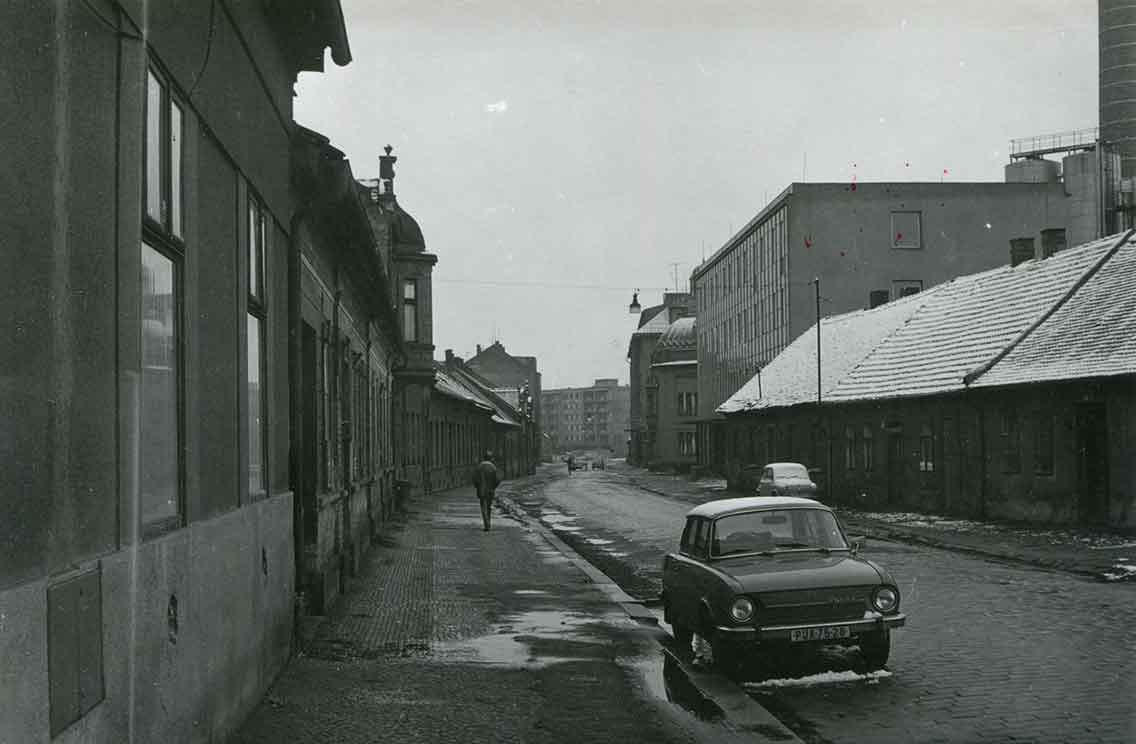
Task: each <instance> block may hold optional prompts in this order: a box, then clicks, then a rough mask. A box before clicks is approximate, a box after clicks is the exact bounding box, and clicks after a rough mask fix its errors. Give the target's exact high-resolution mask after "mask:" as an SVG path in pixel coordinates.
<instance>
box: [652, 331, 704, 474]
mask: <svg viewBox="0 0 1136 744" xmlns="http://www.w3.org/2000/svg"><path fill="white" fill-rule="evenodd" d="M696 333H697V321H696V319H695V318H691V317H686V318H679V319H678V320H676V321H675V322H673V323H671V324H670V325H669V326H668V327H667V330H666V331H664V332H663V335H662V336H660V337H659V341H658V343H657V344H655V348H654V350H653V351H652V352H651V377H652V379H653V384H654V391H653V394H652V395H651V396H649V397H651V398H653V399H654V405H655V410H654V414H653V416H650V417H649V419H650V420H651V421H653V422H654V429H653V431H651V432H650V439H651V442H652V443H653V447H652V451H651V456H650V460H649V461H648V463H647V465H648V467H652V468H659V469H667V470H678V471H687V470H689V469H690V468H691V467H692V466H693V465H695V464H696V463H697V462H698V439H697V434H698V427H697V420H698V349H697V346H696V344H697V336H696Z"/></svg>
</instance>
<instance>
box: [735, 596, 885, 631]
mask: <svg viewBox="0 0 1136 744" xmlns="http://www.w3.org/2000/svg"><path fill="white" fill-rule="evenodd" d="M871 591H872V587H863V586H848V587H836V588H830V589H801V590H797V591H787V592H767V593H765V594H761V595H759V596H758V598H757V600H758V611H757V622H758V623H759V624H760V625H764V626H768V625H794V624H798V623H827V622H837V621H841V620H859V619H860V618H862V617H863V616H864V610H866V609H868V606H869V604H868V603H869V601H870V600H871Z"/></svg>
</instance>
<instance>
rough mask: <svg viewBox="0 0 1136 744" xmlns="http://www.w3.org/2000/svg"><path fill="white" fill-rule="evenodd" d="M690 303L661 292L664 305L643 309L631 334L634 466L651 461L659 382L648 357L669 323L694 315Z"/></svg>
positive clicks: (679, 294) (683, 295) (630, 446)
mask: <svg viewBox="0 0 1136 744" xmlns="http://www.w3.org/2000/svg"><path fill="white" fill-rule="evenodd" d="M693 300H694V298H693V297H692V296H691V295H690V294H687V293H685V292H666V293H664V294H663V304H661V305H655V306H653V307H648V308H646V309H644V310H643V311H642V313H641V314H640V315H639V327H638V328H636V329H635V331H633V332H632V334H631V341H630V342H629V343H628V346H627V361H628V364H629V365H630V368H631V370H630V371H631V374H630V380H631V385H630V387H631V407H630V415H629V416H628V429H629V432H628V437H627V439H628V453H627V461H628V462H629V463H631V464H632V465H635V466H637V467H647V465H648V463H650V462H651V461H652V459H653V458H654V446H655V439H654V433H655V430H656V427H657V421H656V416H657V414H658V407H657V405H656V402H655V401H656V396H657V395H658V381H657V379H656V377H655V375H654V373H653V370H652V369H651V355H652V354H653V353H654V351H655V345H656V344H657V343H658V342H659V338H660V337H661V336H662V335H663V333H665V332H666V330H667V328H669V327H670V325H671V323H673V322H674V321H676V320H678V319H679V318H684V317H686V316H687V315H691V314H693Z"/></svg>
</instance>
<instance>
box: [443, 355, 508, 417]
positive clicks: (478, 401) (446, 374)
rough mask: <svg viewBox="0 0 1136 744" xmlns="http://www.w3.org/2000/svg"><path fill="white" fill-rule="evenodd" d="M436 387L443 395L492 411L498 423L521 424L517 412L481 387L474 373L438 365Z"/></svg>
mask: <svg viewBox="0 0 1136 744" xmlns="http://www.w3.org/2000/svg"><path fill="white" fill-rule="evenodd" d="M434 388H435V389H436V390H437V391H438V392H439V393H441V394H442V395H446V396H448V397H451V398H455V399H457V400H460V401H464V402H466V403H471V404H473V405H475V406H477V407H478V408H480V409H482V410H484V411H486V412H488V413H492V414H493V415H492V416H491V417H490V418H491V419H492V420H493V421H494V422H496V423H498V424H504V425H506V426H520V422H518V421H517V420H516V418H515V416H514V414H515V412H514V411H511V410H509V407H508V405H507V404H505V403H504V402H502V401H499V400H495V399H494V396H492V395H490V394H488V393H487V392H486V391H485V390H483V389H482V388H481V386H480V385H479V383H478V382H477V380H475V379H474V378H473V376H472V375H469V374H467V373H464V372H462V371H461V370H456V369H449V368H446V367H442V366H436V367H435V369H434Z"/></svg>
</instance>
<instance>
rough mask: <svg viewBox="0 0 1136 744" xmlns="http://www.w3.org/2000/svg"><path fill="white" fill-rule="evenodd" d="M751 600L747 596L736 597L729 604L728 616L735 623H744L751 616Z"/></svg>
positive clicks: (752, 608)
mask: <svg viewBox="0 0 1136 744" xmlns="http://www.w3.org/2000/svg"><path fill="white" fill-rule="evenodd" d="M753 610H754V607H753V600H752V599H750V598H749V597H738V598H737V599H735V600H734V603H733V604H732V605H730V617H731V618H733V620H734V622H735V623H744V622H746V621H747V620H749V619H750V618H751V617H753Z"/></svg>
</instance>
